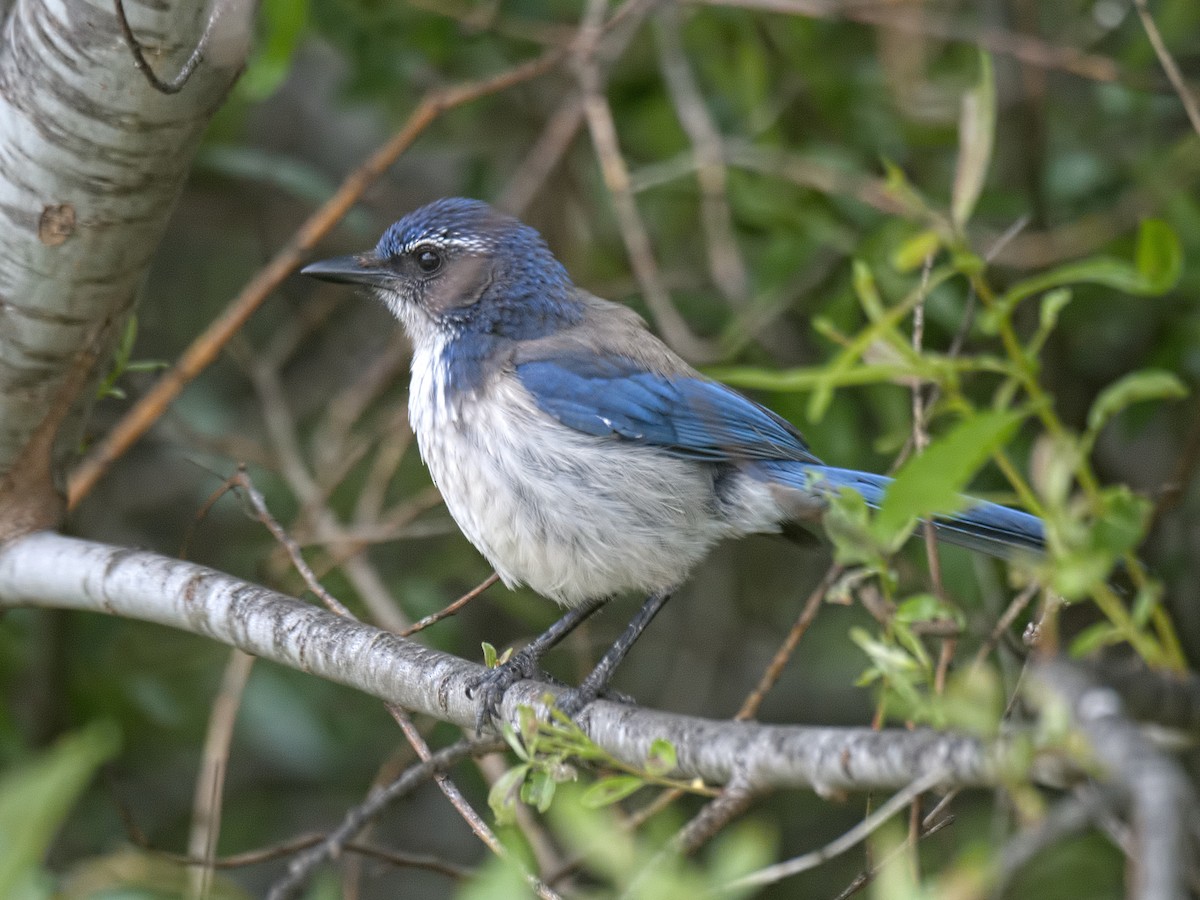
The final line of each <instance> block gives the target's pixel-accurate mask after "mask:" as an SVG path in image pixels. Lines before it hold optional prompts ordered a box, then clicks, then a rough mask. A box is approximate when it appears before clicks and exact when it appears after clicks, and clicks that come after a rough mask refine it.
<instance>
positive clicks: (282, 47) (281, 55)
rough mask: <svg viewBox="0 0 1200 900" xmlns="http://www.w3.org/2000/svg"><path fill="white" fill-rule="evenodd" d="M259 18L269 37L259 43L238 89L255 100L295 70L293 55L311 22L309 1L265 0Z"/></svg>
mask: <svg viewBox="0 0 1200 900" xmlns="http://www.w3.org/2000/svg"><path fill="white" fill-rule="evenodd" d="M259 20H260V22H261V23H262V25H263V26H264V28H263V30H264V32H265V40H262V41H260V42H259V43H258V49H257V50H256V52H255V53H254V57H253V59H251V61H250V63H249V65H248V66H247V67H246V71H245V73H244V74H243V75H242V77H241V78H240V79H239V80H238V92H239V93H240V94H242V95H243V96H244V97H246V98H247V99H249V100H251V101H257V100H263V99H266V98H267V97H269V96H270V95H271V94H273V93H274V92H275V89H276V88H278V87H279V85H280V84H282V83H283V80H284V79H285V78H286V77H287V76H288V73H289V72H290V71H291V70H292V56H293V54H294V53H295V52H296V48H297V47H299V46H300V40H301V38H302V37H303V36H304V32H305V26H306V25H307V24H308V2H307V0H301V2H297V0H264V2H263V4H262V6H261V7H260V10H259Z"/></svg>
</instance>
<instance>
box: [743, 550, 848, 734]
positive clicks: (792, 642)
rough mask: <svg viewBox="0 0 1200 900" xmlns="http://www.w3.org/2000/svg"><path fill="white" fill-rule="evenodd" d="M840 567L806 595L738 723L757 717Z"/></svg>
mask: <svg viewBox="0 0 1200 900" xmlns="http://www.w3.org/2000/svg"><path fill="white" fill-rule="evenodd" d="M841 574H842V567H841V566H839V565H837V564H836V563H835V564H833V565H832V566H830V567H829V571H827V572H826V573H825V577H824V578H822V579H821V582H820V584H818V585H817V586H816V587H815V588H813V590H812V592H811V593H810V594H809V595H808V599H807V600H805V601H804V608H803V609H802V610H800V616H799V618H797V619H796V622H795V624H794V625H792V627H791V629H789V630H788V633H787V637H786V638H784V641H783V643H782V644H780V646H779V649H778V650H776V651H775V655H774V656H773V657H772V658H771V662H770V664H769V665H768V666H767V668H766V669H765V670H764V671H763V674H762V677H761V678H759V680H758V684H757V685H755V686H754V690H753V691H751V692H750V694H749V696H747V697H746V699H745V701H744V702H743V703H742V706H741V709H739V710H738V711H737V714H736V715H735V716H734V718H735V719H738V720H742V721H744V720H747V719H753V718H754V717H755V716H756V715H758V708H759V707H760V706H762V702H763V700H765V699H766V696H767V693H768V692H769V691H770V690H771V688H773V687H774V686H775V683H776V682H777V681H779V678H780V676H782V675H783V669H784V667H785V666H786V665H787V662H788V660H790V659H791V658H792V654H793V653H795V652H796V646H797V645H798V644H799V643H800V638H802V637H804V635H805V634H806V633H807V632H808V629H809V627H810V626H811V625H812V623H813V620H814V619H816V617H817V613H818V612H819V611H820V609H821V602H822V601H823V600H824V599H825V594H826V593H827V592H828V591H829V588H830V587H831V586H832V585H833V583H834V582H835V581H837V580H838V578H840V577H841Z"/></svg>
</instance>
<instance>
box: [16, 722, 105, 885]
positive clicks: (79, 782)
mask: <svg viewBox="0 0 1200 900" xmlns="http://www.w3.org/2000/svg"><path fill="white" fill-rule="evenodd" d="M119 744H120V738H119V736H118V734H117V730H116V728H115V727H113V726H112V725H110V724H108V723H97V724H95V725H91V726H88V727H87V728H83V729H81V730H79V731H76V732H74V733H72V734H69V735H67V736H66V737H64V738H61V739H60V740H59V741H58V742H56V743H55V744H54V746H53V747H51V748H50V749H49V750H47V751H46V752H44V753H42V754H41V755H40V756H38V757H37V758H35V759H33V760H31V761H30V762H27V763H25V764H23V765H21V766H18V767H17V768H15V769H12V770H11V771H9V772H8V773H6V774H5V775H4V776H3V778H0V897H15V896H17V895H18V889H19V888H20V887H21V886H22V885H28V884H29V883H30V879H31V878H33V877H34V876H35V875H36V873H37V872H38V869H39V866H40V864H41V861H42V859H43V858H44V857H45V855H46V850H47V849H48V848H49V846H50V842H51V841H52V840H53V838H54V835H55V832H57V831H58V829H59V827H60V826H61V825H62V823H63V820H64V819H65V818H66V816H67V812H68V811H69V810H70V808H71V805H72V804H73V803H74V802H75V800H76V798H78V796H79V795H80V794H81V793H83V789H84V788H85V787H86V786H87V784H88V782H89V781H91V779H92V775H93V773H95V771H96V769H97V768H98V767H99V766H100V764H101V763H103V762H104V761H105V760H107V759H110V758H111V757H112V756H113V755H114V754H115V753H116V752H117V748H118V746H119Z"/></svg>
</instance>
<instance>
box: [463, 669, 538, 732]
mask: <svg viewBox="0 0 1200 900" xmlns="http://www.w3.org/2000/svg"><path fill="white" fill-rule="evenodd" d="M536 674H538V667H537V660H536V659H535V658H533V657H532V656H530V655H529V654H527V653H524V652H522V651H521V650H518V651H517V652H516V653H514V654H513V655H512V656H510V657H509V658H508V660H507V661H505V662H503V663H501V664H500V665H498V666H496V668H494V669H488V670H487V671H486V672H484V673H483V674H481V675H477V676H476V677H475V678H473V679H471V682H470V683H469V684H468V685H467V696H468V697H470V698H471V699H473V700H477V701H478V703H479V710H478V712H477V713H476V714H475V733H476V734H483V732H484V729H486V728H487V727H488V725H493V724H497V723H499V722H500V703H501V702H502V701H503V700H504V694H505V693H506V692H507V691H508V689H509V688H510V687H512V686H513V685H514V684H516V683H517V682H518V681H524V680H525V679H526V678H532V677H533V676H535V675H536Z"/></svg>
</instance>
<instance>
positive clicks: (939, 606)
mask: <svg viewBox="0 0 1200 900" xmlns="http://www.w3.org/2000/svg"><path fill="white" fill-rule="evenodd" d="M895 615H896V621H897V622H904V623H907V624H911V623H913V622H934V621H937V620H938V619H948V620H950V621H953V622H959V623H961V622H962V613H961V612H959V610H957V609H955V608H954V607H953V606H951V605H950V604H948V603H946V602H945V601H944V600H940V599H938V597H936V596H935V595H934V594H914V595H913V596H911V597H907V598H906V599H904V600H903V601H901V602H900V603H898V604H897V605H896V613H895Z"/></svg>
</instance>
